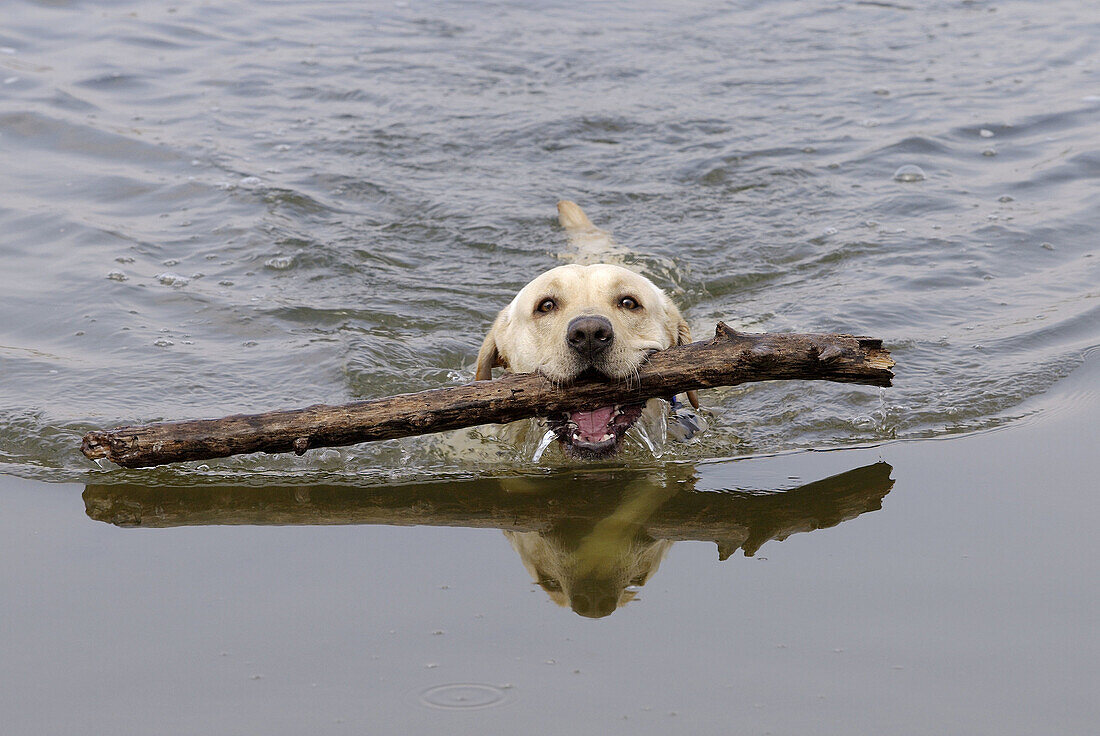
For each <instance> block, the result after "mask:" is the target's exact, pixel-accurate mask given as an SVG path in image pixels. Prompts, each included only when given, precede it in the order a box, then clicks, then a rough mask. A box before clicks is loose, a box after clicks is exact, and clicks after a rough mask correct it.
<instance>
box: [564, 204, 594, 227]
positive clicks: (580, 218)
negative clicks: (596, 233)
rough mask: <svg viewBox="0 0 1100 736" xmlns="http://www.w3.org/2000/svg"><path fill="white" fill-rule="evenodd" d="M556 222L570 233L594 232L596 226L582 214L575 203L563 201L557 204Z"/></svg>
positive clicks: (582, 211)
mask: <svg viewBox="0 0 1100 736" xmlns="http://www.w3.org/2000/svg"><path fill="white" fill-rule="evenodd" d="M558 222H560V223H561V226H562V227H564V228H565V229H566V230H568V231H570V232H578V231H584V230H595V229H596V226H595V225H593V224H592V221H591V220H589V219H588V215H586V214H584V210H582V209H581V208H580V206H579V205H578V204H577V203H576V202H570V201H569V200H568V199H563V200H562V201H560V202H558Z"/></svg>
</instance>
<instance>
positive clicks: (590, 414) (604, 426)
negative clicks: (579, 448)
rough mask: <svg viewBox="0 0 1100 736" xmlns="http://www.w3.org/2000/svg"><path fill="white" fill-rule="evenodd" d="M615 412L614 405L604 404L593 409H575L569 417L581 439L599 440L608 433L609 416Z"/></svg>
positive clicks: (587, 440) (588, 440)
mask: <svg viewBox="0 0 1100 736" xmlns="http://www.w3.org/2000/svg"><path fill="white" fill-rule="evenodd" d="M614 413H615V407H613V406H604V407H600V408H599V409H596V410H595V411H575V412H573V413H572V414H570V415H569V418H570V419H571V420H572V421H573V423H574V424H576V425H577V431H578V433H579V434H580V436H581V439H583V440H585V441H586V442H599V441H600V440H601V439H603V436H604V435H605V434H610V431H609V429H608V427H609V426H610V425H611V417H612V415H613V414H614Z"/></svg>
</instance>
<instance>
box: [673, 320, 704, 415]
mask: <svg viewBox="0 0 1100 736" xmlns="http://www.w3.org/2000/svg"><path fill="white" fill-rule="evenodd" d="M679 320H680V321H679V323H678V324H677V325H676V344H677V345H687V344H688V343H689V342H691V327H689V326H688V323H687V321H686V320H684V318H683V317H680V318H679ZM687 397H688V401H689V402H690V403H691V405H692V406H693V407H695V408H696V409H698V408H699V394H697V393H696V392H695V391H688V392H687Z"/></svg>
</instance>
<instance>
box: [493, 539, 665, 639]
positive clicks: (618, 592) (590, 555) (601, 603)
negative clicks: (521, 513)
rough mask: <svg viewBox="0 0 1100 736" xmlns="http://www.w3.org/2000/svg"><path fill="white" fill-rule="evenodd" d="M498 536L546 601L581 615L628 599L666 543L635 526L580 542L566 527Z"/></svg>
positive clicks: (601, 612)
mask: <svg viewBox="0 0 1100 736" xmlns="http://www.w3.org/2000/svg"><path fill="white" fill-rule="evenodd" d="M504 535H505V536H506V537H508V541H509V542H511V544H512V548H513V549H515V550H516V552H518V553H519V556H520V558H521V559H522V560H523V565H524V567H526V568H527V571H528V572H529V573H530V574H531V577H532V579H533V580H534V582H535V584H537V585H538V586H539V587H540V588H542V589H543V590H544V591H546V594H547V595H548V596H550V600H552V601H554V603H556V604H558V605H559V606H567V607H569V608H571V609H573V611H575V612H576V613H578V614H580V615H581V616H585V617H586V618H603V617H604V616H608V615H610V614H612V613H614V612H615V611H616V610H617V609H618V608H620V607H621V606H624V605H626V604H627V603H628V602H630V601H631V600H633V598H634V597H635V595H636V594H637V589H638V588H639V587H641V586H642V585H645V584H646V581H647V580H649V579H650V578H651V577H653V574H654V573H655V572H657V568H658V567H660V565H661V560H663V559H664V556H665V554H666V553H667V552H668V550H669V548H670V547H671V546H672V542H670V541H668V540H664V539H662V540H654V539H651V538H649V537H648V536H647V535H646V534H644V533H643V532H641V531H640V530H639V531H636V532H634V533H630V534H611V535H607V534H602V535H599V534H598V535H596V536H595V537H594V538H585V539H580V540H576V539H573V538H572V537H571V535H570V534H569V531H568V530H565V531H564V532H563V531H562V530H551V531H550V532H548V533H540V532H512V531H506V532H504Z"/></svg>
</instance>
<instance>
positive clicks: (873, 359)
mask: <svg viewBox="0 0 1100 736" xmlns="http://www.w3.org/2000/svg"><path fill="white" fill-rule="evenodd" d="M893 365H894V361H893V360H892V359H891V358H890V354H889V352H888V351H887V350H886V349H885V348H883V347H882V341H881V340H877V339H874V338H869V337H852V336H851V335H817V334H770V333H762V334H754V333H744V332H737V331H736V330H733V329H730V328H729V327H727V326H726V325H725V324H723V323H721V322H720V323H718V327H717V329H716V330H715V336H714V338H713V339H712V340H704V341H700V342H694V343H691V344H690V345H682V346H678V347H673V348H669V349H667V350H663V351H661V352H659V353H655V354H654V355H652V356H651V357H650V359H649V361H648V362H646V363H645V364H644V365H643V366H642V367H641V368H640V369H639V371H638V376H637V377H636V378H634V379H632V380H631V381H630V382H629V383H627V382H613V381H599V380H584V381H579V382H577V383H575V384H572V385H570V386H567V387H561V386H555V385H554V384H553V383H551V382H550V381H549V380H547V379H546V378H545V377H543V376H542V375H540V374H537V373H520V374H514V375H506V376H504V377H502V378H500V379H497V380H493V381H475V382H474V383H470V384H466V385H464V386H455V387H450V388H441V389H434V390H431V391H421V392H419V393H413V394H401V395H399V396H390V397H387V398H383V399H373V400H370V401H359V402H355V403H352V404H344V405H341V406H328V405H324V404H318V405H315V406H309V407H306V408H304V409H290V410H283V411H272V412H267V413H265V414H236V415H233V416H229V417H224V418H222V419H197V420H189V421H181V422H164V423H159V424H148V425H140V426H129V427H119V428H117V429H111V430H101V431H94V432H89V433H88V434H86V435H85V436H84V441H83V443H82V444H81V448H80V449H81V451H82V452H83V453H84V454H85V455H86V456H87V457H88V458H90V459H97V458H107V459H108V460H110V461H112V462H114V463H117V464H119V465H122V466H124V467H127V468H138V467H147V466H151V465H163V464H166V463H173V462H182V461H185V460H209V459H212V458H219V457H228V456H230V455H240V454H244V453H249V452H267V453H277V452H291V451H293V452H295V453H297V454H299V455H301V454H303V453H305V452H306V450H309V449H312V448H316V447H338V446H343V445H354V444H358V443H360V442H370V441H375V440H384V439H391V438H394V437H408V436H412V435H419V434H428V433H431V432H441V431H444V430H448V429H459V428H462V427H472V426H476V425H479V424H494V423H506V422H513V421H516V420H518V419H526V418H528V417H536V416H550V415H553V414H557V413H561V412H567V411H575V410H577V409H586V408H595V407H599V406H606V405H607V404H612V403H619V404H622V403H635V402H639V401H644V400H646V399H649V398H652V397H654V396H659V397H669V396H673V395H675V394H679V393H683V392H685V391H691V390H696V389H701V388H714V387H716V386H734V385H737V384H740V383H748V382H752V381H772V380H779V379H803V380H825V381H839V382H842V383H860V384H867V385H871V386H889V385H891V379H892V378H893V376H894V374H893V372H892V371H891V370H890V368H891V367H893Z"/></svg>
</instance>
